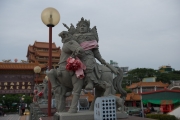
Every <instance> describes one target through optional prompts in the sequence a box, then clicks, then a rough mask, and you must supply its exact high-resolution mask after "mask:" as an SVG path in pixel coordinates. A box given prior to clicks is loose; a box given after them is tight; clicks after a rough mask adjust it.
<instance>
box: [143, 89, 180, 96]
mask: <svg viewBox="0 0 180 120" xmlns="http://www.w3.org/2000/svg"><path fill="white" fill-rule="evenodd" d="M159 92H177V93H180V91H179V90H169V89H167V88H166V89H163V90H157V91H150V92H144V93H140V94H142V95H144V94H153V93H159Z"/></svg>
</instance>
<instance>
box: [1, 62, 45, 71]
mask: <svg viewBox="0 0 180 120" xmlns="http://www.w3.org/2000/svg"><path fill="white" fill-rule="evenodd" d="M35 66H39V67H41V68H45V67H47V66H46V65H41V64H38V63H4V62H0V70H8V69H9V70H12V69H14V70H33V69H34V67H35Z"/></svg>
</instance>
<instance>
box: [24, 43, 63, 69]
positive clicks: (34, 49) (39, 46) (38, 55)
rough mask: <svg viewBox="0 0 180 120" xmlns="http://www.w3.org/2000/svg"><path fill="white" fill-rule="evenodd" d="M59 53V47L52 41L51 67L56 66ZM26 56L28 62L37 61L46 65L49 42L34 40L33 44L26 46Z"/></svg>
mask: <svg viewBox="0 0 180 120" xmlns="http://www.w3.org/2000/svg"><path fill="white" fill-rule="evenodd" d="M60 55H61V50H60V47H56V44H55V43H52V68H57V67H58V63H59V59H60ZM26 57H27V60H28V62H29V63H35V62H37V63H39V64H41V65H47V66H48V58H49V43H48V42H37V41H35V42H34V44H33V45H29V46H28V51H27V55H26Z"/></svg>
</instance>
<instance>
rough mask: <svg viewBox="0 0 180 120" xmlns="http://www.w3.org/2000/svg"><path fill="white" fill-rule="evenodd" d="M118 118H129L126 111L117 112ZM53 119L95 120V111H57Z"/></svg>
mask: <svg viewBox="0 0 180 120" xmlns="http://www.w3.org/2000/svg"><path fill="white" fill-rule="evenodd" d="M116 115H117V119H119V118H120V119H122V118H127V117H128V115H127V114H126V113H120V112H117V114H116ZM53 120H94V111H79V112H77V113H68V112H62V113H57V112H56V113H55V114H54V117H53Z"/></svg>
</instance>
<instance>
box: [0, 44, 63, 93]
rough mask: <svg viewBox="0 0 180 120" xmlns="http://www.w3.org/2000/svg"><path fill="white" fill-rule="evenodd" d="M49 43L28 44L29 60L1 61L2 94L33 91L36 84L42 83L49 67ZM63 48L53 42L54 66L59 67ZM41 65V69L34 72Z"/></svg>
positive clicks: (0, 89)
mask: <svg viewBox="0 0 180 120" xmlns="http://www.w3.org/2000/svg"><path fill="white" fill-rule="evenodd" d="M48 50H49V43H48V42H37V41H35V42H34V44H33V45H29V46H28V50H27V55H26V57H27V60H20V61H18V59H14V61H11V59H9V60H3V61H2V62H0V94H16V93H33V90H34V84H35V83H38V84H39V83H42V82H43V80H44V79H45V76H46V71H47V69H48V56H49V51H48ZM60 54H61V50H60V47H56V44H55V43H52V68H57V67H58V62H59V59H60ZM36 66H39V67H40V68H41V71H40V72H39V73H35V72H34V68H35V67H36Z"/></svg>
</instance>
